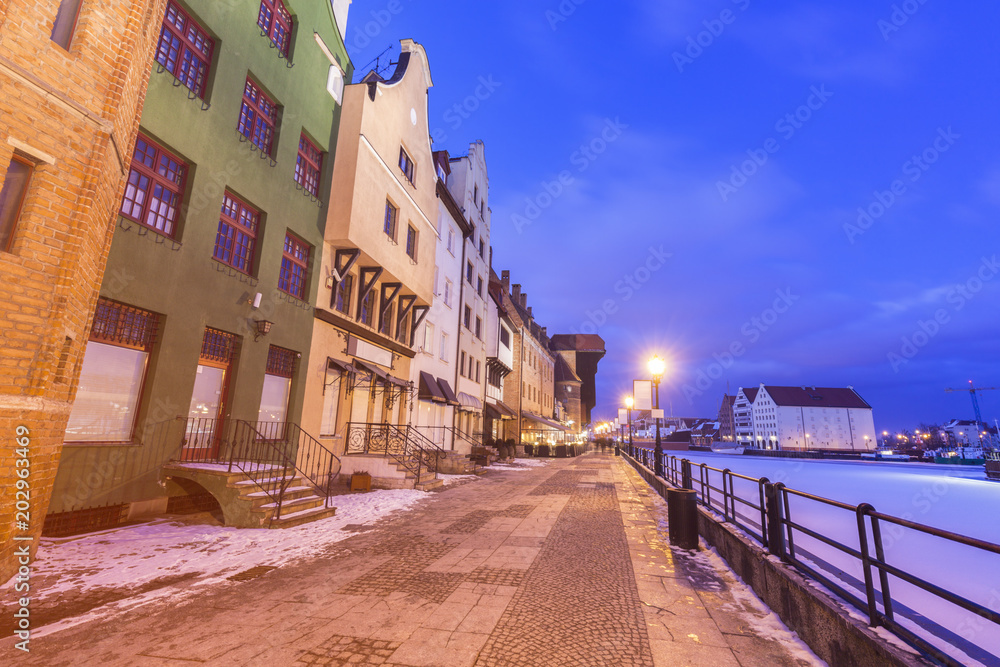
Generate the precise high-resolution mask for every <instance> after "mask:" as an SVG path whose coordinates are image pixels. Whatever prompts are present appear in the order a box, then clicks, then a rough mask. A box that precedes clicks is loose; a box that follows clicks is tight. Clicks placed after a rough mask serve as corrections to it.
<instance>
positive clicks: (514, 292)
mask: <svg viewBox="0 0 1000 667" xmlns="http://www.w3.org/2000/svg"><path fill="white" fill-rule="evenodd" d="M505 273H506V272H505ZM510 300H511V301H513V302H514V303H518V304H519V303H521V286H520V285H519V284H518V285H511V286H510Z"/></svg>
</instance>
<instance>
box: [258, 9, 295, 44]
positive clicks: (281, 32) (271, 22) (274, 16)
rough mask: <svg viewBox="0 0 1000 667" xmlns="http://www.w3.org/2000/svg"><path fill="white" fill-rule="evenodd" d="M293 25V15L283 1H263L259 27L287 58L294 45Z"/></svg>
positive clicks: (259, 14) (259, 15)
mask: <svg viewBox="0 0 1000 667" xmlns="http://www.w3.org/2000/svg"><path fill="white" fill-rule="evenodd" d="M292 25H293V24H292V15H291V14H289V13H288V10H287V9H285V4H284V3H283V2H281V0H261V2H260V12H259V13H258V14H257V26H258V27H259V28H260V29H261V31H262V32H263V33H264V34H265V35H266V36H267V37H268V38H269V39H270V40H271V43H272V44H274V46H275V47H276V48H277V49H278V50H279V51H280V52H281V55H283V56H285V57H286V58H287V57H288V47H289V46H290V45H291V43H292Z"/></svg>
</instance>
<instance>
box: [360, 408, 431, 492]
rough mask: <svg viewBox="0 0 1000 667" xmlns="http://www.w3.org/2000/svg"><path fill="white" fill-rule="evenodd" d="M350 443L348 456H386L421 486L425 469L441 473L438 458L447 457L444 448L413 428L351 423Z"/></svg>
mask: <svg viewBox="0 0 1000 667" xmlns="http://www.w3.org/2000/svg"><path fill="white" fill-rule="evenodd" d="M346 440H347V446H346V448H345V451H344V453H345V454H346V455H352V454H377V455H380V456H384V457H386V458H388V459H390V460H392V461H393V462H395V463H396V464H397V465H400V466H402V467H403V468H404V469H405V470H406V471H407V472H409V473H410V474H412V475H413V476H414V477H415V478H416V483H417V484H419V483H420V482H421V478H422V476H423V473H424V470H425V469H426V470H427V471H428V472H431V473H434V474H437V471H438V459H439V457H443V456H444V455H445V451H444V450H443V449H442V448H441V447H440V446H438V445H437V444H435V443H434V442H432V441H431V440H430V439H429V438H427V436H425V435H423V434H422V433H420V432H419V431H417V430H416V429H415V428H413V427H412V426H397V425H395V424H368V423H362V422H349V423H348V424H347V439H346Z"/></svg>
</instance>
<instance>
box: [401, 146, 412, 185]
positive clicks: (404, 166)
mask: <svg viewBox="0 0 1000 667" xmlns="http://www.w3.org/2000/svg"><path fill="white" fill-rule="evenodd" d="M399 168H400V169H401V170H402V172H403V175H404V176H406V180H408V181H409V182H410V183H413V160H411V159H410V156H409V155H407V154H406V151H405V150H403V149H402V148H400V149H399Z"/></svg>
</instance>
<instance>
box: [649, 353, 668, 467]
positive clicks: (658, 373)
mask: <svg viewBox="0 0 1000 667" xmlns="http://www.w3.org/2000/svg"><path fill="white" fill-rule="evenodd" d="M665 367H666V365H665V364H664V363H663V359H660V357H659V356H658V355H654V356H653V358H652V359H650V360H649V372H650V374H652V376H653V386H654V387H656V410H657V415H656V448H655V449H654V450H653V473H654V474H655V475H656V476H657V477H663V442H662V441H661V440H660V415H659V410H660V380H661V379H662V378H663V371H664V370H665Z"/></svg>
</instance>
